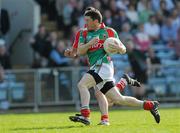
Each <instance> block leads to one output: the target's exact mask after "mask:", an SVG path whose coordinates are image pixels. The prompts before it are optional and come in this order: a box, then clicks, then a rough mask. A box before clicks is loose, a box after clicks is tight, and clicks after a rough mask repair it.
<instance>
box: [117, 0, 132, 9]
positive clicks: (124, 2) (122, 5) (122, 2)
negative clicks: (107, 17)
mask: <svg viewBox="0 0 180 133" xmlns="http://www.w3.org/2000/svg"><path fill="white" fill-rule="evenodd" d="M129 3H130V2H129V0H117V2H116V5H117V7H118V8H119V9H123V10H127V9H128V5H129Z"/></svg>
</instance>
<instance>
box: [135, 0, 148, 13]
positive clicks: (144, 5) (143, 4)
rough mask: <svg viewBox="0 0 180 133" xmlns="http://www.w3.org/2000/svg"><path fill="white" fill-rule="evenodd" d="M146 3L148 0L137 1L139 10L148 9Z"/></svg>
mask: <svg viewBox="0 0 180 133" xmlns="http://www.w3.org/2000/svg"><path fill="white" fill-rule="evenodd" d="M146 4H147V0H139V2H138V3H137V11H138V12H143V11H144V10H146Z"/></svg>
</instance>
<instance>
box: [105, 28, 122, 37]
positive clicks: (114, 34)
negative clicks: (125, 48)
mask: <svg viewBox="0 0 180 133" xmlns="http://www.w3.org/2000/svg"><path fill="white" fill-rule="evenodd" d="M106 31H107V33H108V37H115V38H118V39H119V36H118V34H117V32H116V31H115V30H114V29H113V28H109V27H108V28H107V29H106Z"/></svg>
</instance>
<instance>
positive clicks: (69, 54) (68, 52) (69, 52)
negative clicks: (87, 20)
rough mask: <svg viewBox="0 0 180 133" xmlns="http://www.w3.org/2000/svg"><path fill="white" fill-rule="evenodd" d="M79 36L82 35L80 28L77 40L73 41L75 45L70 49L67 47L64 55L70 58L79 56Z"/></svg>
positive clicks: (76, 36)
mask: <svg viewBox="0 0 180 133" xmlns="http://www.w3.org/2000/svg"><path fill="white" fill-rule="evenodd" d="M79 37H80V30H79V31H78V32H77V33H76V35H75V40H74V42H73V46H72V48H70V49H66V50H65V52H64V56H66V57H69V58H75V57H77V48H78V43H79Z"/></svg>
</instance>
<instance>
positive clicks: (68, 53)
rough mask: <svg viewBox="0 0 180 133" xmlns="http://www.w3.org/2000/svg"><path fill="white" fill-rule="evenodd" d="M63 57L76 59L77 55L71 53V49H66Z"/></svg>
mask: <svg viewBox="0 0 180 133" xmlns="http://www.w3.org/2000/svg"><path fill="white" fill-rule="evenodd" d="M64 56H66V57H69V58H75V57H77V54H76V53H75V52H73V49H66V50H65V51H64Z"/></svg>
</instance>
